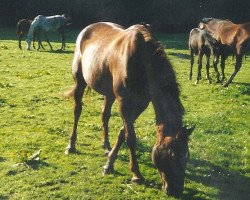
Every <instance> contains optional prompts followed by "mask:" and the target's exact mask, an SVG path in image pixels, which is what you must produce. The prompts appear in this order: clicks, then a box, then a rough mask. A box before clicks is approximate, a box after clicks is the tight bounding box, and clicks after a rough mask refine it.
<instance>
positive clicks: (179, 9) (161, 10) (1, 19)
mask: <svg viewBox="0 0 250 200" xmlns="http://www.w3.org/2000/svg"><path fill="white" fill-rule="evenodd" d="M249 7H250V1H249V0H238V1H237V3H236V1H235V0H217V1H215V0H186V1H183V0H154V1H152V0H136V1H135V0H101V1H100V0H53V1H51V0H43V1H41V0H22V1H20V0H1V1H0V26H1V25H15V24H16V23H17V21H19V20H20V19H22V18H28V19H34V18H35V17H36V16H37V15H56V14H62V13H65V14H69V15H70V16H71V17H72V26H74V27H82V26H86V25H88V24H90V23H93V22H97V21H111V22H115V23H118V24H122V25H124V26H130V25H132V24H135V23H140V22H142V21H145V22H147V23H150V24H151V25H152V27H153V29H154V30H156V31H161V32H163V31H164V32H183V31H187V30H190V29H191V28H193V27H196V26H197V24H198V22H199V21H200V20H201V19H202V18H204V17H215V18H223V19H225V18H228V19H230V20H232V21H233V22H236V23H242V22H247V21H249V19H250V12H249Z"/></svg>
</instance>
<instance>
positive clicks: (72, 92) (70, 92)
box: [62, 85, 76, 98]
mask: <svg viewBox="0 0 250 200" xmlns="http://www.w3.org/2000/svg"><path fill="white" fill-rule="evenodd" d="M75 90H76V86H75V85H74V86H72V88H71V90H69V91H66V92H64V93H63V95H62V96H63V97H64V98H71V97H73V96H74V94H75Z"/></svg>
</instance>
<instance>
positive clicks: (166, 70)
mask: <svg viewBox="0 0 250 200" xmlns="http://www.w3.org/2000/svg"><path fill="white" fill-rule="evenodd" d="M72 71H73V77H74V80H75V87H74V89H73V90H72V91H70V92H69V93H68V94H69V95H70V94H71V95H73V96H74V101H75V106H74V123H73V131H72V134H71V136H70V141H69V144H68V146H67V148H66V151H65V153H66V154H68V153H74V152H76V148H75V142H76V139H77V124H78V120H79V117H80V115H81V112H82V97H83V93H84V90H85V88H86V86H87V85H88V86H89V87H91V88H93V89H94V90H96V91H97V92H98V93H100V94H102V95H103V96H104V106H103V110H102V122H103V147H104V148H105V149H108V150H110V145H109V139H108V121H109V118H110V113H111V107H112V104H113V102H114V100H115V99H117V101H118V104H119V110H120V114H121V117H122V120H123V127H122V128H121V130H120V132H119V136H118V139H117V141H116V143H115V145H114V147H113V148H112V149H111V151H110V152H109V154H108V161H107V164H106V165H105V166H104V167H103V169H104V173H105V174H107V173H111V172H113V170H114V162H115V159H116V157H117V154H118V151H119V149H120V147H121V145H122V144H123V143H124V142H125V141H126V143H127V145H128V147H129V150H130V167H131V171H132V174H133V177H132V181H134V182H141V181H143V180H144V178H143V176H142V175H141V173H140V170H139V166H138V162H137V156H136V135H135V130H134V122H135V120H136V119H137V118H138V117H139V115H140V114H141V113H142V112H143V111H144V110H145V109H146V108H147V106H148V104H149V102H150V101H152V104H153V107H154V110H155V114H156V125H157V140H156V144H155V146H154V148H153V153H152V157H153V161H154V163H155V166H156V167H157V168H158V170H159V173H160V176H161V179H162V181H163V189H164V190H165V192H166V193H167V194H168V195H171V196H175V197H179V196H180V195H181V194H182V192H183V188H184V177H185V166H186V163H187V159H188V137H189V135H190V134H191V132H192V130H193V128H191V129H187V128H185V127H183V120H182V119H183V113H184V108H183V106H182V104H181V101H180V98H179V95H180V94H179V89H178V84H177V83H176V77H175V74H174V71H173V68H172V66H171V64H170V62H169V61H168V59H167V58H166V54H165V52H164V48H163V47H162V45H161V44H160V43H159V42H158V41H156V40H155V39H154V37H153V36H152V34H151V33H150V31H149V29H148V28H147V26H144V25H139V24H138V25H133V26H131V27H129V28H128V29H124V28H123V27H121V26H120V25H117V24H113V23H109V22H100V23H95V24H91V25H89V26H87V27H86V28H85V29H83V30H82V31H81V33H80V34H79V35H78V38H77V40H76V48H75V54H74V60H73V64H72Z"/></svg>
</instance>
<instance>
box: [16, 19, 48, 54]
mask: <svg viewBox="0 0 250 200" xmlns="http://www.w3.org/2000/svg"><path fill="white" fill-rule="evenodd" d="M31 23H32V20H29V19H21V20H20V21H19V22H18V23H17V37H18V47H19V49H22V44H21V41H22V38H23V36H24V35H25V34H26V33H27V32H28V31H29V28H30V25H31ZM33 37H34V38H35V37H37V41H38V46H41V47H42V48H43V49H44V47H43V45H42V43H41V40H40V37H39V34H37V33H36V32H34V34H33ZM34 38H33V48H34V49H35V39H34Z"/></svg>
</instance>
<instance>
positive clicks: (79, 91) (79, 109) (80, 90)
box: [65, 81, 86, 154]
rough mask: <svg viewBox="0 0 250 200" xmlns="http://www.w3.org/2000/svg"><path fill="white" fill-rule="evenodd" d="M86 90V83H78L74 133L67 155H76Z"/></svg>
mask: <svg viewBox="0 0 250 200" xmlns="http://www.w3.org/2000/svg"><path fill="white" fill-rule="evenodd" d="M85 88H86V83H85V81H81V82H76V85H75V88H74V100H75V106H74V123H73V131H72V134H71V135H70V140H69V144H68V146H67V148H66V151H65V153H66V154H68V153H74V152H76V148H75V142H76V139H77V133H76V131H77V125H78V121H79V118H80V115H81V112H82V96H83V93H84V89H85Z"/></svg>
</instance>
